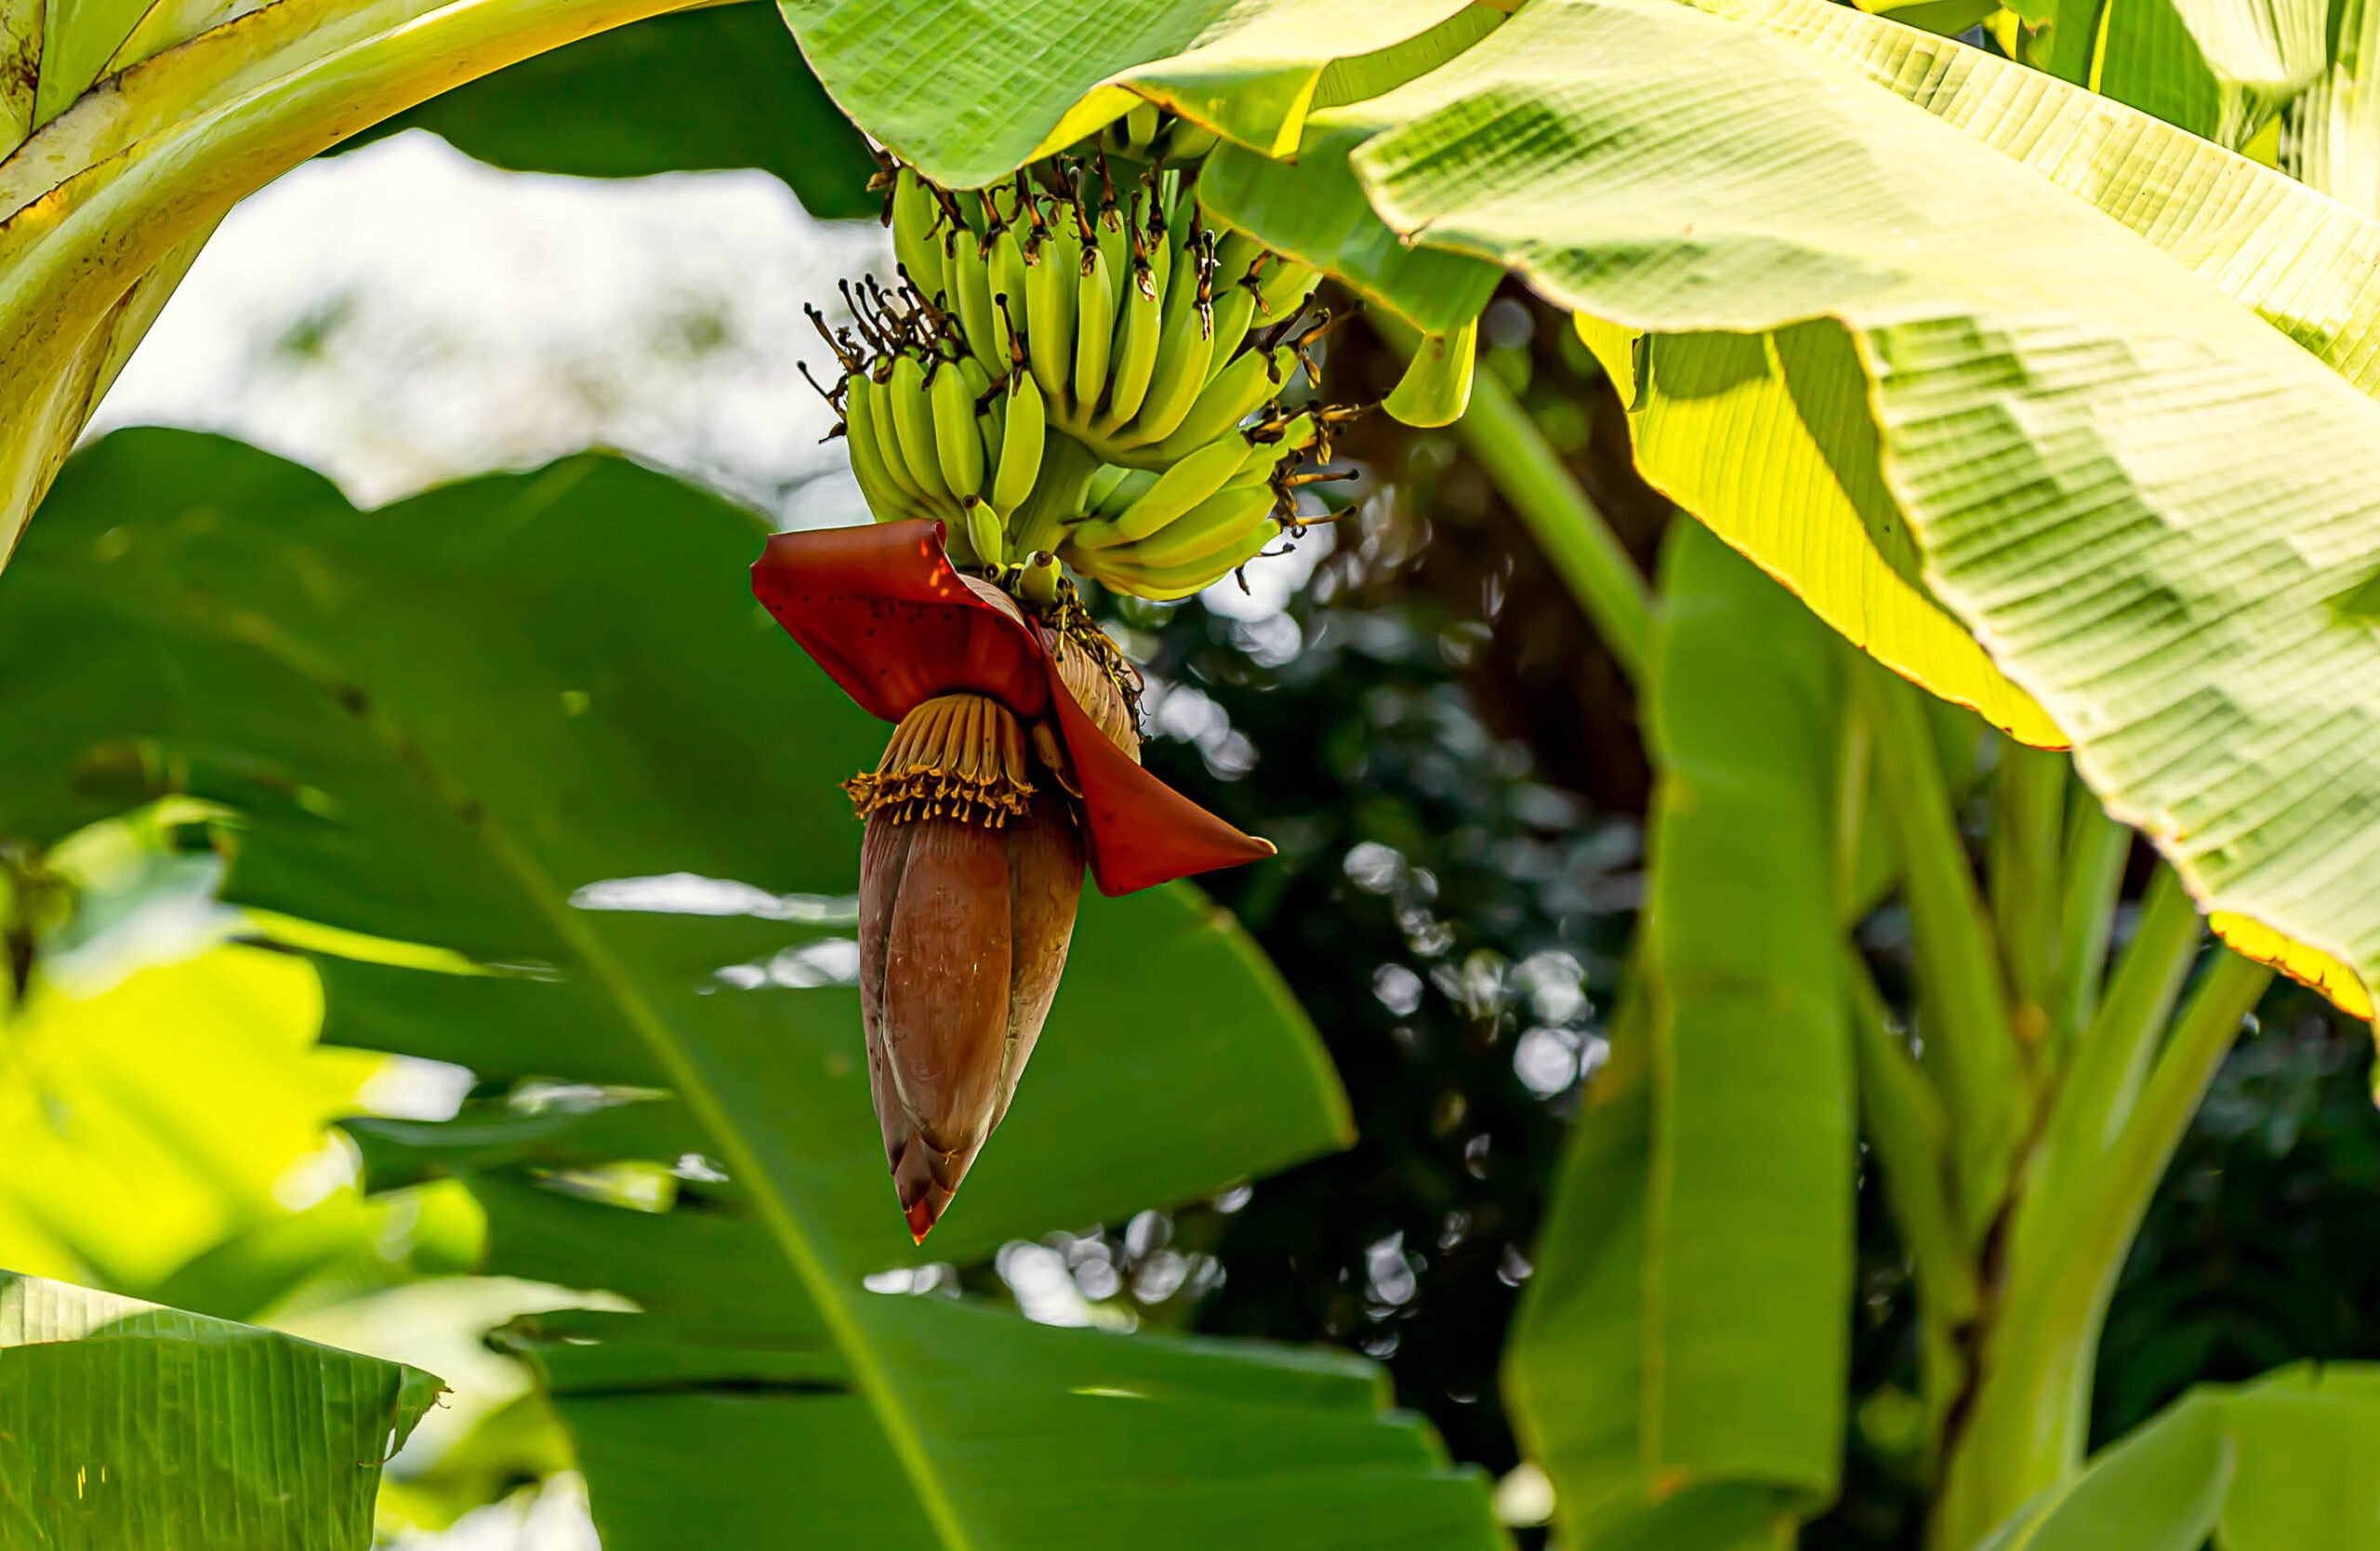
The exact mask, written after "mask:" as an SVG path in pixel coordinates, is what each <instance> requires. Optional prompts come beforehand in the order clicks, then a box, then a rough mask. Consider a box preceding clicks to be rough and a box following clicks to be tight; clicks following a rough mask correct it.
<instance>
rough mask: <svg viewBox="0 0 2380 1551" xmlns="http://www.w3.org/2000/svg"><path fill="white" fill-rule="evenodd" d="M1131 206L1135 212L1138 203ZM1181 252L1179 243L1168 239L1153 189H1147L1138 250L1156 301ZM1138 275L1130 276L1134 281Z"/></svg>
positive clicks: (1161, 210)
mask: <svg viewBox="0 0 2380 1551" xmlns="http://www.w3.org/2000/svg"><path fill="white" fill-rule="evenodd" d="M1185 204H1186V202H1185ZM1132 208H1133V210H1134V212H1135V213H1138V211H1139V210H1140V205H1138V204H1135V205H1133V206H1132ZM1181 252H1182V250H1181V247H1180V245H1178V244H1176V243H1175V242H1174V241H1173V240H1172V235H1171V233H1170V231H1169V230H1168V227H1167V224H1166V218H1165V209H1164V206H1163V205H1162V204H1161V203H1160V202H1159V201H1158V199H1157V193H1156V191H1154V190H1151V191H1149V192H1148V218H1147V219H1146V220H1145V221H1144V223H1143V225H1142V228H1141V253H1142V255H1143V256H1144V258H1145V259H1147V260H1148V283H1149V288H1150V289H1151V290H1152V291H1154V292H1156V293H1157V299H1158V300H1159V301H1163V300H1164V299H1165V289H1166V287H1167V286H1168V285H1171V284H1172V283H1173V271H1174V267H1175V266H1174V260H1175V259H1178V258H1180V257H1181ZM1140 278H1141V277H1140V275H1139V274H1137V273H1135V274H1134V275H1133V277H1132V279H1133V282H1134V283H1135V284H1138V283H1139V281H1140Z"/></svg>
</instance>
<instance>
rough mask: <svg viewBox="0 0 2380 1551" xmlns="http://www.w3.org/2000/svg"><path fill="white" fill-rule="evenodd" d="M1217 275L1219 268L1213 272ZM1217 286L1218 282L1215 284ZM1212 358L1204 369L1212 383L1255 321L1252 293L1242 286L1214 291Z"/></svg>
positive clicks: (1254, 302) (1253, 294) (1253, 296)
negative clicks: (1212, 363) (1213, 343)
mask: <svg viewBox="0 0 2380 1551" xmlns="http://www.w3.org/2000/svg"><path fill="white" fill-rule="evenodd" d="M1216 273H1217V274H1218V275H1220V274H1221V273H1222V270H1221V269H1220V268H1219V269H1217V271H1216ZM1217 284H1218V285H1220V284H1221V282H1220V281H1218V282H1217ZM1214 316H1215V357H1214V365H1212V366H1210V367H1209V368H1208V372H1207V380H1208V381H1210V382H1212V381H1213V380H1214V379H1215V377H1216V375H1217V374H1218V373H1219V372H1220V371H1221V370H1222V369H1223V365H1224V364H1225V363H1226V362H1228V361H1230V360H1231V356H1232V351H1236V350H1237V349H1238V348H1239V342H1240V341H1241V340H1242V339H1245V338H1248V329H1249V325H1251V324H1253V323H1254V322H1255V321H1256V293H1255V292H1253V291H1251V290H1250V289H1249V288H1248V287H1247V286H1245V285H1233V286H1228V287H1226V288H1223V289H1221V290H1218V291H1216V292H1215V312H1214Z"/></svg>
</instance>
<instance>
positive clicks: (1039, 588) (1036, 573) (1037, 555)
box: [1016, 550, 1059, 608]
mask: <svg viewBox="0 0 2380 1551" xmlns="http://www.w3.org/2000/svg"><path fill="white" fill-rule="evenodd" d="M1058 580H1059V571H1058V557H1057V556H1056V555H1053V554H1051V553H1050V551H1049V550H1036V551H1034V554H1033V556H1032V558H1031V559H1029V560H1027V561H1025V574H1024V575H1023V576H1021V577H1017V578H1016V590H1018V591H1019V592H1021V593H1023V594H1024V595H1025V602H1026V603H1038V604H1039V605H1041V606H1042V607H1043V608H1047V607H1049V606H1050V605H1051V603H1056V602H1057V601H1058Z"/></svg>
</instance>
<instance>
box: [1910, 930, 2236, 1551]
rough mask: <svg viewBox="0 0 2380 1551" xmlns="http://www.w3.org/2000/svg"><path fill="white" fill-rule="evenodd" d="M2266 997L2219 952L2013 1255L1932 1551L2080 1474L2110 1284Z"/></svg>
mask: <svg viewBox="0 0 2380 1551" xmlns="http://www.w3.org/2000/svg"><path fill="white" fill-rule="evenodd" d="M2271 983H2272V971H2271V970H2269V969H2268V968H2266V967H2265V966H2264V965H2262V964H2258V963H2254V962H2253V961H2249V960H2247V959H2243V958H2241V957H2240V956H2239V955H2238V954H2236V953H2233V952H2230V951H2229V950H2228V949H2221V950H2218V951H2217V953H2216V955H2215V961H2214V962H2213V963H2212V964H2210V965H2209V966H2208V968H2207V971H2206V973H2205V974H2203V975H2202V976H2201V978H2200V982H2199V985H2198V987H2197V988H2196V989H2195V990H2194V991H2193V992H2192V993H2191V995H2190V998H2189V1001H2188V1004H2187V1005H2186V1006H2185V1007H2184V1008H2183V1010H2182V1014H2181V1016H2180V1018H2179V1019H2178V1020H2176V1021H2175V1025H2174V1027H2173V1030H2172V1032H2171V1033H2170V1034H2169V1035H2168V1036H2167V1037H2166V1039H2165V1041H2164V1044H2163V1048H2162V1050H2161V1051H2160V1052H2159V1053H2158V1054H2157V1056H2156V1058H2155V1066H2154V1068H2153V1070H2152V1071H2151V1072H2150V1073H2149V1078H2148V1080H2147V1082H2146V1083H2145V1084H2144V1085H2143V1086H2142V1088H2141V1090H2140V1096H2139V1099H2138V1101H2137V1102H2136V1103H2135V1105H2134V1106H2133V1107H2132V1110H2131V1114H2130V1117H2129V1118H2128V1119H2127V1120H2125V1121H2124V1123H2123V1127H2122V1131H2121V1133H2118V1135H2117V1136H2116V1138H2115V1141H2114V1143H2113V1145H2112V1146H2111V1147H2109V1148H2108V1150H2107V1152H2106V1154H2105V1156H2104V1157H2103V1158H2102V1159H2101V1160H2100V1162H2099V1164H2098V1166H2097V1167H2096V1168H2095V1169H2093V1170H2091V1171H2089V1172H2088V1173H2087V1174H2086V1175H2085V1176H2083V1177H2082V1178H2081V1179H2079V1180H2077V1181H2076V1182H2075V1188H2074V1190H2073V1192H2072V1194H2071V1195H2070V1196H2069V1198H2068V1199H2067V1200H2063V1201H2059V1202H2055V1203H2052V1204H2053V1205H2054V1207H2055V1208H2056V1221H2055V1224H2054V1225H2053V1226H2051V1227H2050V1228H2049V1229H2048V1230H2047V1231H2044V1232H2043V1233H2041V1234H2040V1235H2039V1236H2038V1237H2037V1238H2036V1239H2034V1240H2033V1241H2032V1242H2030V1243H2027V1244H2022V1245H2019V1246H2018V1247H2017V1249H2016V1251H2015V1252H2014V1253H2012V1255H2011V1262H2010V1266H2009V1269H2008V1279H2007V1289H2008V1290H2007V1293H2006V1295H2005V1297H2004V1298H2003V1302H2002V1305H2001V1307H2000V1309H1999V1310H1998V1311H1997V1314H1996V1317H1995V1321H1994V1326H1993V1339H1992V1342H1991V1344H1990V1346H1988V1347H1987V1350H1986V1359H1985V1372H1986V1377H1985V1381H1984V1386H1983V1389H1982V1391H1981V1392H1980V1393H1979V1395H1978V1397H1977V1403H1976V1408H1975V1412H1974V1416H1973V1419H1972V1421H1971V1423H1970V1425H1968V1427H1967V1428H1966V1430H1965V1432H1964V1435H1963V1436H1962V1437H1961V1438H1960V1439H1959V1440H1958V1445H1957V1449H1956V1452H1955V1453H1954V1455H1953V1457H1952V1460H1951V1464H1950V1472H1949V1475H1948V1478H1947V1480H1946V1482H1945V1486H1944V1491H1943V1493H1942V1496H1941V1499H1940V1503H1939V1505H1938V1507H1937V1515H1936V1519H1935V1524H1934V1532H1933V1535H1932V1537H1931V1540H1932V1544H1934V1545H1935V1546H1936V1547H1937V1551H1970V1548H1972V1547H1974V1546H1976V1545H1978V1544H1981V1543H1982V1542H1983V1541H1984V1540H1985V1539H1986V1537H1988V1536H1989V1535H1990V1533H1991V1532H1992V1531H1994V1530H1995V1529H1996V1528H1997V1527H1998V1526H1999V1525H2000V1524H2001V1522H2002V1521H2003V1520H2004V1519H2005V1518H2007V1517H2008V1516H2009V1515H2010V1514H2012V1513H2014V1512H2015V1511H2016V1509H2017V1508H2018V1507H2020V1506H2022V1505H2024V1504H2025V1503H2026V1502H2027V1501H2028V1500H2030V1498H2031V1497H2032V1496H2033V1495H2034V1494H2035V1493H2036V1492H2039V1491H2043V1490H2045V1489H2047V1488H2049V1487H2051V1486H2054V1485H2056V1483H2057V1482H2058V1481H2059V1480H2060V1479H2061V1478H2064V1477H2066V1476H2068V1475H2069V1474H2071V1473H2072V1472H2073V1471H2074V1470H2076V1469H2078V1468H2080V1467H2081V1465H2082V1457H2083V1442H2084V1434H2085V1430H2086V1428H2087V1426H2088V1424H2089V1420H2090V1409H2091V1406H2090V1401H2091V1360H2092V1357H2093V1355H2094V1354H2095V1353H2096V1350H2097V1347H2098V1340H2099V1331H2100V1327H2101V1324H2102V1322H2103V1321H2104V1320H2105V1319H2106V1316H2107V1309H2108V1300H2109V1296H2110V1295H2111V1294H2112V1293H2114V1291H2115V1284H2116V1277H2117V1274H2118V1273H2119V1272H2120V1271H2122V1268H2123V1262H2124V1257H2125V1256H2126V1255H2127V1254H2128V1253H2130V1252H2131V1248H2132V1240H2133V1236H2134V1235H2135V1234H2136V1233H2137V1232H2138V1231H2139V1229H2140V1220H2141V1217H2142V1215H2143V1214H2144V1213H2146V1212H2147V1211H2148V1209H2149V1197H2150V1196H2151V1195H2152V1194H2153V1193H2154V1192H2155V1190H2156V1188H2157V1181H2158V1180H2159V1178H2160V1177H2162V1175H2163V1173H2164V1172H2165V1165H2166V1164H2167V1163H2168V1162H2169V1161H2170V1160H2172V1158H2173V1156H2174V1148H2175V1146H2176V1145H2178V1144H2179V1142H2180V1140H2181V1135H2182V1131H2183V1128H2184V1127H2186V1126H2187V1125H2188V1123H2189V1119H2190V1116H2191V1115H2192V1114H2194V1113H2196V1111H2197V1109H2198V1105H2199V1101H2200V1099H2201V1098H2202V1097H2203V1096H2204V1094H2205V1093H2206V1088H2207V1084H2208V1083H2209V1082H2211V1081H2212V1080H2214V1077H2215V1068H2216V1067H2219V1066H2220V1065H2221V1064H2222V1061H2223V1057H2224V1055H2225V1054H2227V1053H2228V1051H2229V1050H2230V1048H2231V1043H2232V1041H2234V1040H2235V1039H2237V1038H2238V1037H2239V1033H2240V1028H2241V1023H2242V1021H2243V1020H2244V1019H2245V1018H2246V1017H2247V1015H2248V1014H2249V1013H2250V1011H2252V1010H2253V1009H2254V1006H2255V1004H2256V1000H2257V998H2259V997H2261V996H2262V995H2263V994H2264V990H2265V988H2266V987H2267V986H2268V985H2270V984H2271Z"/></svg>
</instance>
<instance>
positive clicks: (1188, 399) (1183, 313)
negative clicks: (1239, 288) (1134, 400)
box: [1131, 254, 1215, 444]
mask: <svg viewBox="0 0 2380 1551" xmlns="http://www.w3.org/2000/svg"><path fill="white" fill-rule="evenodd" d="M1196 258H1197V256H1196V255H1195V254H1185V255H1184V256H1183V265H1182V267H1181V268H1180V269H1179V270H1178V271H1176V272H1175V274H1174V279H1173V285H1172V286H1171V288H1170V289H1169V290H1168V291H1167V292H1166V294H1165V324H1164V328H1163V330H1162V332H1161V333H1160V335H1159V337H1158V340H1157V369H1156V371H1155V372H1154V373H1152V374H1151V376H1150V378H1149V391H1148V397H1147V398H1146V399H1144V401H1143V402H1142V404H1141V412H1140V414H1139V416H1138V417H1137V418H1135V419H1134V420H1133V422H1132V435H1131V441H1132V442H1133V443H1134V444H1142V443H1148V442H1160V441H1163V440H1164V439H1165V438H1166V437H1168V436H1170V435H1171V434H1172V433H1173V431H1174V430H1175V428H1176V427H1178V426H1180V425H1181V424H1182V419H1183V416H1185V415H1187V414H1189V413H1190V406H1191V405H1192V404H1195V403H1197V398H1198V392H1199V390H1200V389H1202V388H1204V387H1205V386H1206V383H1207V363H1208V361H1209V360H1210V358H1211V357H1212V356H1213V353H1214V348H1215V340H1214V334H1213V332H1212V328H1211V324H1212V318H1211V316H1210V314H1208V313H1207V312H1204V311H1203V310H1202V304H1203V302H1204V301H1205V299H1206V298H1204V297H1203V296H1202V295H1201V294H1200V287H1199V275H1198V265H1197V262H1196V261H1195V260H1196Z"/></svg>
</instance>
